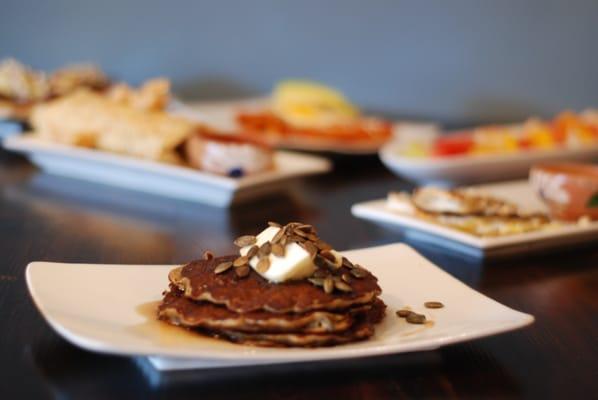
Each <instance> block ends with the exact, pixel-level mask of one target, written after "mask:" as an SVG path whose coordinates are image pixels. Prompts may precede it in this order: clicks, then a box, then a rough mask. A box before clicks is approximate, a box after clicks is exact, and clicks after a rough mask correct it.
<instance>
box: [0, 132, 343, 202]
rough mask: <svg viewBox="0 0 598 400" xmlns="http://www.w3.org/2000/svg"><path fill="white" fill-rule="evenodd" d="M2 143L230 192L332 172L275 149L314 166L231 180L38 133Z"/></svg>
mask: <svg viewBox="0 0 598 400" xmlns="http://www.w3.org/2000/svg"><path fill="white" fill-rule="evenodd" d="M1 144H2V147H3V148H5V149H6V150H10V151H13V152H18V153H22V154H24V155H26V156H27V157H28V158H30V159H31V158H33V157H35V156H36V155H38V154H48V155H52V156H64V157H66V158H68V159H70V160H73V161H77V162H84V163H102V164H107V165H110V166H111V167H115V168H116V167H118V168H125V169H129V170H134V171H137V172H144V173H148V174H156V175H160V176H169V177H173V178H177V179H185V180H190V181H193V182H195V183H201V184H204V185H209V186H212V187H215V188H219V189H225V190H229V191H238V190H243V189H249V188H253V187H256V186H259V185H267V184H271V183H275V182H279V181H283V180H287V179H290V178H293V177H299V176H304V175H311V174H320V173H326V172H329V171H330V170H331V169H332V164H331V162H330V161H329V160H327V159H325V158H323V157H319V156H315V155H308V154H300V153H296V152H290V151H281V150H274V157H275V159H280V158H282V159H283V160H284V159H286V160H290V159H295V160H300V161H301V162H309V163H310V164H311V165H310V166H309V168H302V169H284V168H285V167H283V168H282V169H281V170H278V171H267V172H263V173H259V174H255V175H249V176H245V177H242V178H231V177H228V176H220V175H216V174H212V173H209V172H205V171H201V170H195V169H192V168H187V167H182V166H177V165H169V164H166V163H161V162H158V161H153V160H147V159H143V158H136V157H132V156H127V155H122V154H117V153H110V152H107V151H102V150H95V149H86V148H82V147H76V146H71V145H66V144H61V143H54V142H50V141H45V140H42V139H39V138H36V137H35V136H34V134H32V133H30V132H28V133H24V134H21V135H13V136H10V137H7V138H6V139H4V140H3V141H2V143H1ZM32 162H33V161H32ZM279 162H280V161H279ZM281 164H282V165H284V163H283V162H281Z"/></svg>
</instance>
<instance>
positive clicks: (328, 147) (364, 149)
mask: <svg viewBox="0 0 598 400" xmlns="http://www.w3.org/2000/svg"><path fill="white" fill-rule="evenodd" d="M268 102H269V100H268V98H264V97H258V98H252V99H246V100H237V101H234V100H231V101H204V102H196V103H189V104H184V103H181V102H177V103H174V104H173V105H172V107H171V109H170V112H171V113H172V114H175V115H179V116H181V117H185V118H188V119H191V120H193V121H197V122H202V123H204V124H207V125H209V126H213V127H215V128H217V129H219V130H221V131H224V132H235V131H236V130H238V128H237V123H236V121H235V117H236V113H237V111H238V110H241V109H242V110H260V109H263V108H264V107H267V106H268ZM398 125H399V124H395V129H396V127H397V126H398ZM275 145H276V147H280V148H284V149H290V150H307V151H314V152H326V153H336V154H346V155H372V154H376V153H377V152H378V149H379V148H380V144H379V143H358V144H350V143H347V144H343V143H339V142H338V141H337V142H334V141H330V142H324V141H322V140H318V139H310V138H295V139H280V140H278V141H277V142H276V143H275Z"/></svg>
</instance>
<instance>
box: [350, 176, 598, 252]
mask: <svg viewBox="0 0 598 400" xmlns="http://www.w3.org/2000/svg"><path fill="white" fill-rule="evenodd" d="M473 187H475V188H478V189H480V190H483V191H484V192H486V193H488V194H490V195H493V196H497V197H499V198H502V199H505V200H509V201H512V202H514V203H515V204H518V205H519V206H520V207H522V209H525V210H529V211H544V212H545V211H547V210H546V208H545V206H544V205H543V204H542V203H541V201H540V200H539V199H538V198H537V196H536V194H535V193H534V192H533V190H532V189H531V187H530V186H529V184H528V181H527V180H525V181H512V182H504V183H496V184H488V185H479V186H473ZM351 212H352V213H353V215H354V216H356V217H358V218H363V219H368V220H371V221H374V222H378V223H382V224H385V225H389V226H396V227H399V228H401V229H404V230H405V233H406V234H407V235H408V236H411V237H413V238H415V239H417V240H421V241H426V242H430V243H433V244H437V245H441V246H443V247H448V248H451V249H453V250H457V251H459V252H462V253H465V254H469V255H472V256H476V257H492V256H495V257H496V256H506V255H513V254H522V253H530V252H534V251H539V250H545V249H547V248H551V249H554V248H558V247H562V246H569V245H572V244H579V243H583V242H587V241H590V240H596V239H598V221H594V222H591V223H588V224H587V225H583V226H582V225H578V224H567V225H563V226H561V227H559V228H558V229H554V230H547V231H538V232H528V233H521V234H515V235H508V236H502V237H478V236H475V235H471V234H468V233H465V232H462V231H459V230H456V229H452V228H449V227H445V226H442V225H438V224H434V223H432V222H429V221H425V220H423V219H420V218H417V217H415V216H412V215H407V214H401V213H397V212H395V211H392V210H389V209H388V208H387V207H386V200H385V199H380V200H373V201H368V202H364V203H358V204H355V205H353V207H352V208H351ZM446 239H448V241H447V240H446Z"/></svg>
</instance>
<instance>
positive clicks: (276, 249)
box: [272, 243, 284, 257]
mask: <svg viewBox="0 0 598 400" xmlns="http://www.w3.org/2000/svg"><path fill="white" fill-rule="evenodd" d="M272 254H274V255H275V256H277V257H284V247H283V246H281V245H280V244H278V243H275V244H273V245H272Z"/></svg>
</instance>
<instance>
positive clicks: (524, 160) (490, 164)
mask: <svg viewBox="0 0 598 400" xmlns="http://www.w3.org/2000/svg"><path fill="white" fill-rule="evenodd" d="M396 133H397V134H396V137H395V139H394V140H392V141H390V142H389V143H387V144H386V145H384V146H383V147H382V148H381V149H380V152H379V155H380V158H381V160H382V162H383V163H384V164H385V165H386V166H387V167H388V168H389V169H390V170H392V171H393V172H395V173H396V174H397V175H400V176H402V177H404V178H407V179H409V180H413V181H416V182H423V183H437V184H442V185H447V184H449V185H455V184H468V183H480V182H491V181H498V180H508V179H516V178H524V177H527V175H528V172H529V169H530V167H531V166H532V165H533V164H536V163H544V162H558V161H592V160H594V159H596V158H597V157H598V111H597V110H586V111H583V112H581V113H574V112H572V111H564V112H562V113H560V114H558V115H557V116H556V117H554V118H553V119H552V120H546V121H545V120H540V119H537V118H530V119H529V120H527V121H525V122H524V123H521V124H511V125H487V126H480V127H475V128H471V129H466V130H461V131H456V132H443V131H442V130H441V129H440V128H439V127H438V126H436V125H432V124H400V125H398V127H397V129H396Z"/></svg>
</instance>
